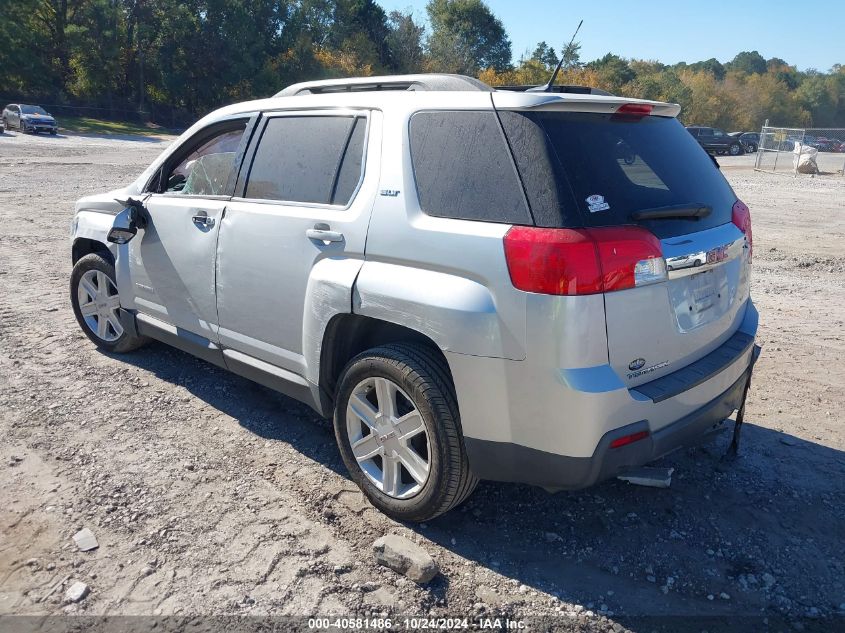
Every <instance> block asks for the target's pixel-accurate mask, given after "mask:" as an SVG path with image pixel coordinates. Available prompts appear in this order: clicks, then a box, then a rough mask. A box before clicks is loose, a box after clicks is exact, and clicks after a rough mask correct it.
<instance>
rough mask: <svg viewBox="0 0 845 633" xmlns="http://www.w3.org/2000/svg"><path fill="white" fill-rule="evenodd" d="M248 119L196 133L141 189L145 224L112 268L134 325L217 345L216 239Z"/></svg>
mask: <svg viewBox="0 0 845 633" xmlns="http://www.w3.org/2000/svg"><path fill="white" fill-rule="evenodd" d="M248 122H249V119H248V118H236V119H231V120H228V121H224V122H222V123H219V124H215V125H214V126H212V127H210V128H206V129H203V130H201V131H200V132H198V133H197V134H196V135H194V136H192V137H191V138H190V139H189V140H187V141H186V142H185V143H184V144H183V146H182V147H180V149H178V150H177V151H176V152H174V154H173V156H172V158H170V159H169V160H167V161H166V162H165V163H164V165H163V166H162V168H161V169H160V170H158V172H157V173H156V174H155V175H154V176H153V178H152V179H151V181H150V184H149V185H148V186H147V193H148V197H146V199H145V207H146V216H147V218H146V227H144V228H142V229H141V230H140V231H139V232H138V235H137V236H136V238H135V239H133V240H132V241H131V242H129V244H128V258H127V260H126V261H125V263H124V264H123V265H122V266H119V268H120V269H119V270H118V287H119V289H120V297H121V304H122V305H124V307H130V308H134V309H135V310H136V311H137V314H138V315H139V321H141V322H142V323H146V324H148V325H149V324H152V326H154V327H159V328H161V329H165V328H166V329H167V330H168V331H170V332H171V333H173V334H175V335H177V336H179V337H183V338H184V337H187V338H190V339H192V340H193V341H195V342H197V341H199V342H200V344H202V340H207V341H211V342H216V341H217V331H216V330H217V306H216V298H215V258H216V252H217V236H218V231H219V228H220V220H221V219H222V216H223V211H224V209H225V207H226V203H227V201H228V200H229V198H230V196H231V192H232V189H233V187H234V183H235V179H236V175H237V174H236V167H237V165H238V164H239V160H240V157H242V155H243V150H244V148H245V144H246V139H245V136H246V135H245V131H246V128H247V125H248ZM119 258H120V256H119ZM123 275H125V277H124V276H123ZM145 317H151V319H150V318H145ZM174 330H175V332H174ZM191 334H193V335H198V336H199V337H202V339H196V336H194V337H191V336H190V335H191Z"/></svg>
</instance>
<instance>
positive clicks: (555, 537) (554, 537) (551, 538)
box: [543, 532, 563, 543]
mask: <svg viewBox="0 0 845 633" xmlns="http://www.w3.org/2000/svg"><path fill="white" fill-rule="evenodd" d="M543 536H544V537H545V539H546V542H548V543H554V542H556V541H562V540H563V539H562V538H561V537H560V534H558V533H557V532H546V533H545V534H544V535H543Z"/></svg>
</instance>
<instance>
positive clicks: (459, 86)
mask: <svg viewBox="0 0 845 633" xmlns="http://www.w3.org/2000/svg"><path fill="white" fill-rule="evenodd" d="M379 90H425V91H476V92H492V91H493V89H492V88H491V87H490V86H488V85H487V84H485V83H484V82H482V81H479V80H478V79H473V78H472V77H466V76H464V75H447V74H421V75H386V76H383V77H351V78H348V79H325V80H322V81H305V82H302V83H298V84H293V85H292V86H288V87H287V88H285V89H284V90H282V91H281V92H278V93H276V94H275V95H274V96H276V97H292V96H294V95H317V94H332V93H338V92H373V91H379Z"/></svg>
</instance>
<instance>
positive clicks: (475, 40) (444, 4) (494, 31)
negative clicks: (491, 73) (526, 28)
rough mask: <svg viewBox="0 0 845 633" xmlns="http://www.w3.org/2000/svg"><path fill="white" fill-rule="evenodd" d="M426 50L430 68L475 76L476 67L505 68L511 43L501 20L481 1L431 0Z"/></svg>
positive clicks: (477, 70) (509, 55) (508, 61)
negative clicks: (429, 34)
mask: <svg viewBox="0 0 845 633" xmlns="http://www.w3.org/2000/svg"><path fill="white" fill-rule="evenodd" d="M426 10H427V11H428V18H429V21H430V22H431V36H430V37H429V40H428V52H429V56H430V59H431V65H432V68H433V69H434V70H440V71H444V72H456V73H464V74H471V75H475V74H477V73H478V72H479V70H482V69H485V68H493V69H495V70H505V69H507V68H509V67H510V63H511V42H510V40H509V39H508V36H507V33H506V32H505V27H504V26H503V25H502V22H501V21H500V20H499V19H498V18H497V17H496V16H495V15H493V12H492V11H491V10H490V8H489V7H488V6H487V5H486V4H485V3H484V2H482V1H481V0H431V1H430V2H429V3H428V6H427V7H426Z"/></svg>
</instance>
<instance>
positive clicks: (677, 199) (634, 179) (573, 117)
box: [502, 111, 736, 238]
mask: <svg viewBox="0 0 845 633" xmlns="http://www.w3.org/2000/svg"><path fill="white" fill-rule="evenodd" d="M502 115H503V116H502V124H503V126H504V127H505V132H506V134H507V135H508V137H509V139H512V143H511V146H512V148H513V150H514V152H515V158H516V162H517V165H518V167H519V169H520V171H523V170H524V169H526V167H527V166H529V165H530V167H528V168H529V169H536V165H537V164H538V163H542V162H544V160H545V159H547V160H548V162H549V170H550V171H551V172H552V173H553V174H554V178H555V180H557V181H558V183H560V182H564V183H566V184H565V188H567V189H568V190H569V194H570V196H574V203H573V202H570V201H568V200H567V196H561V197H560V201H561V202H559V205H560V206H561V209H560V210H559V212H558V213H557V214H556V218H552V222H549V221H548V216H546V217H545V218H543V219H542V220H541V219H540V218H539V217H538V214H536V213H535V220H536V221H537V223H538V224H542V225H544V226H561V227H567V226H570V227H571V226H572V225H573V223H574V222H580V226H615V225H620V224H639V225H641V226H644V227H646V228H648V229H649V230H650V231H652V232H653V233H654V234H655V235H657V236H658V237H661V238H665V237H671V236H674V235H683V234H685V233H693V232H696V231H701V230H703V229H708V228H712V227H714V226H718V225H720V224H725V223H727V222H730V221H731V208H732V206H733V203H734V202H735V201H736V195H735V194H734V193H733V191H732V190H731V188H730V186H729V185H728V183H727V181H726V180H725V178H724V177H723V176H722V174H721V173H720V172H719V170H718V169H717V168H716V166H715V165H714V164H713V161H712V159H711V158H710V157H709V156H708V155H707V153H706V152H705V151H704V150H703V149H702V148H701V146H700V145H699V144H698V142H697V141H696V140H695V139H694V138H693V137H692V136H690V134H689V133H688V132H687V131H686V130H685V129H684V127H683V126H682V125H681V124H680V123H679V122H678V121H677V120H676V119H674V118H670V117H660V116H645V117H636V118H635V117H619V116H616V115H611V114H592V113H583V112H552V111H540V112H529V113H523V112H508V113H504V112H503V113H502ZM528 122H530V123H531V124H533V125H535V126H538V128H540V129H541V130H542V132H543V134H542V135H539V134H537V135H535V138H538V139H542V140H541V141H540V142H544V143H545V145H546V146H545V147H540V148H537V147H533V148H532V147H531V144H530V143H525V142H524V139H525V138H527V136H528V135H527V134H526V132H525V130H524V128H525V125H526V124H528ZM520 128H523V129H520ZM519 153H525V154H526V155H525V156H522V157H520V156H519V155H518V154H519ZM537 180H538V179H536V178H535V179H532V178H530V177H529V178H526V177H525V176H524V175H523V183H524V184H525V185H526V189H528V188H529V187H533V186H535V185H534V184H533V183H535V182H537ZM546 186H548V185H546ZM557 189H558V190H559V189H561V187H560V186H558V187H557ZM532 193H533V192H532V191H528V190H526V194H527V196H528V198H529V200H532V199H540V197H539V196H537V195H532ZM569 200H571V198H570V199H569ZM567 203H568V204H567ZM573 204H574V206H575V207H576V208H577V213H575V214H573V213H571V212H569V211H568V209H567V207H571V206H572V205H573ZM684 205H686V206H689V205H697V206H709V207H711V209H712V211H711V213H710V215H708V216H707V217H705V218H699V219H695V218H682V219H677V218H671V219H660V220H654V219H642V220H639V221H636V220H634V218H633V215H634V213H635V212H637V211H643V210H647V209H655V208H659V207H669V206H684ZM533 210H534V209H533V205H532V211H533Z"/></svg>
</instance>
